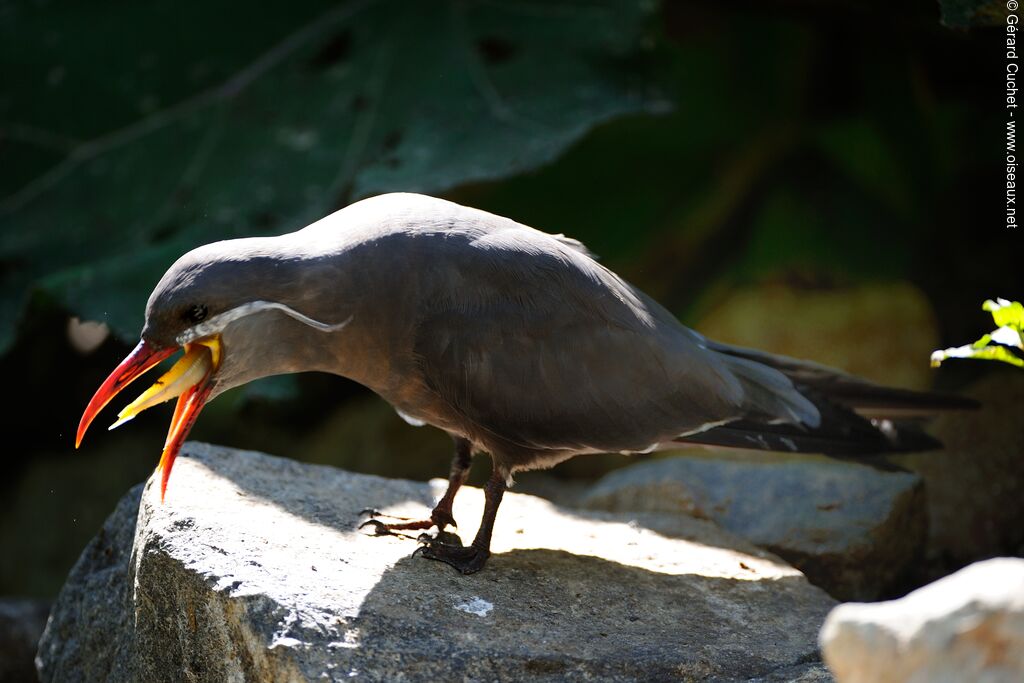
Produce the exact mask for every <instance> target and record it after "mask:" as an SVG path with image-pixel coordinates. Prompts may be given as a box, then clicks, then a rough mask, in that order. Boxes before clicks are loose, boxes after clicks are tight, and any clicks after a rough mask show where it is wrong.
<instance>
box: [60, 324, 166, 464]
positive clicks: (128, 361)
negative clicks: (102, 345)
mask: <svg viewBox="0 0 1024 683" xmlns="http://www.w3.org/2000/svg"><path fill="white" fill-rule="evenodd" d="M175 351H177V349H175V348H173V347H172V348H163V347H159V346H156V345H155V344H152V343H150V342H148V341H146V340H145V339H143V340H142V341H140V342H139V345H138V346H136V347H135V348H134V349H133V350H132V352H131V353H129V354H128V357H127V358H125V359H124V360H123V361H121V364H120V365H118V366H117V367H116V368H114V371H113V372H112V373H110V376H109V377H107V379H106V380H105V381H104V382H103V384H101V385H100V388H99V389H97V390H96V393H95V394H93V397H92V400H91V401H89V405H87V406H86V407H85V412H84V413H82V420H81V421H80V422H79V423H78V434H76V435H75V448H78V447H79V446H80V445H82V437H84V436H85V430H87V429H89V425H90V424H92V421H93V419H94V418H95V417H96V415H97V414H99V412H100V411H101V410H103V408H104V407H105V406H106V405H107V404H108V403H110V400H111V399H112V398H114V397H115V396H117V395H118V394H119V393H120V392H121V390H122V389H124V388H125V387H126V386H128V385H129V384H131V383H132V382H133V381H134V380H136V379H138V378H139V376H141V375H142V374H143V373H144V372H146V370H149V369H150V368H151V367H153V366H154V365H156V364H157V363H159V362H160V361H162V360H163V359H164V358H167V357H168V356H170V355H172V354H173V353H174V352H175Z"/></svg>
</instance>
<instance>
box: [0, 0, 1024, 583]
mask: <svg viewBox="0 0 1024 683" xmlns="http://www.w3.org/2000/svg"><path fill="white" fill-rule="evenodd" d="M894 4H897V5H899V6H898V7H893V5H894ZM977 5H979V4H978V3H950V4H948V5H947V6H946V7H945V9H946V11H947V15H946V23H943V22H942V9H943V8H941V7H940V6H939V4H937V3H936V2H933V1H922V2H907V3H886V2H869V1H866V2H838V1H837V2H799V1H793V2H784V1H781V2H733V3H719V2H710V1H708V2H665V3H663V4H662V5H657V4H656V3H653V2H642V3H635V2H625V1H622V2H575V1H573V2H561V1H560V2H556V3H542V2H481V3H475V2H461V3H459V2H451V3H447V2H445V3H442V2H438V3H409V2H404V3H401V2H387V1H385V0H380V1H379V2H363V3H326V2H317V3H311V2H289V3H270V4H261V5H260V7H259V9H258V10H256V9H252V10H246V12H245V14H244V15H243V14H239V7H240V6H237V5H230V6H229V5H225V6H224V7H211V6H209V5H208V4H206V3H198V2H175V3H173V4H172V3H142V4H139V3H127V2H125V3H103V4H95V5H93V4H90V3H81V2H63V3H61V2H53V3H48V4H45V5H42V4H37V3H17V2H15V3H7V4H4V5H3V6H2V7H0V69H2V71H0V84H2V85H0V197H3V199H0V284H2V287H3V289H2V296H0V322H2V324H3V325H4V327H2V328H0V341H2V342H3V344H5V346H4V353H3V356H2V357H0V374H2V377H3V386H4V394H5V395H4V406H5V407H4V408H3V426H4V438H5V441H6V447H5V448H4V449H3V454H2V456H0V457H2V458H3V462H2V466H3V476H2V477H0V549H2V552H0V594H15V595H32V596H39V597H49V596H53V595H54V594H55V593H56V591H57V589H58V588H59V587H60V585H61V583H62V581H63V578H64V576H65V575H66V573H67V570H68V569H69V568H70V566H71V564H72V563H73V562H74V560H75V558H76V557H77V555H78V553H79V552H80V550H81V548H82V547H83V546H84V545H85V543H86V541H87V540H88V539H89V538H90V537H91V536H92V535H93V534H94V533H95V531H96V529H97V528H98V526H99V525H100V523H101V521H102V519H103V518H104V517H105V516H106V515H107V513H108V512H109V511H110V510H112V508H113V506H114V503H115V502H116V500H117V499H118V498H119V497H120V496H121V495H122V494H123V493H124V492H125V491H126V490H127V489H128V488H129V487H130V486H131V485H132V484H134V483H136V482H138V481H141V480H143V479H145V478H146V477H148V476H149V474H150V473H151V472H152V469H153V467H154V466H155V464H156V461H157V458H158V456H159V451H160V446H161V444H162V443H163V436H164V433H165V430H166V428H167V424H168V421H169V416H170V411H171V408H170V407H169V406H168V407H167V408H166V409H155V410H152V411H149V412H147V413H145V414H144V415H142V416H141V417H139V418H138V419H136V420H135V421H133V422H132V424H131V425H130V426H129V427H126V428H124V429H121V430H119V431H117V432H113V433H110V434H108V433H105V432H104V431H103V429H102V425H103V424H104V423H103V421H104V420H108V419H109V420H110V421H112V420H113V417H112V415H113V411H108V413H110V415H106V414H105V415H104V416H102V417H101V418H100V419H99V420H97V423H96V425H95V427H94V430H93V431H92V432H91V433H90V434H89V437H88V438H87V439H86V441H85V443H84V444H83V447H82V449H81V450H79V451H77V452H76V451H74V450H73V448H72V441H73V434H74V429H75V427H76V425H77V422H78V418H79V416H80V414H81V410H82V409H83V407H84V406H85V404H86V402H87V401H88V398H89V397H90V396H91V394H92V392H93V391H94V390H95V389H96V387H97V386H98V385H99V383H100V382H101V381H102V379H103V378H104V377H105V376H106V374H107V373H108V372H109V371H110V370H111V369H112V368H113V367H114V365H115V364H116V363H117V362H119V361H120V360H121V358H123V356H124V355H125V353H126V352H127V351H128V350H129V349H130V347H131V346H133V345H134V343H135V341H136V339H137V331H138V329H139V324H140V322H141V315H142V308H143V305H144V302H145V298H146V296H147V295H148V292H149V291H150V289H151V288H152V286H153V284H155V282H156V280H157V279H158V278H159V276H160V274H161V273H162V272H163V270H164V269H165V268H166V267H167V266H168V265H169V264H170V263H171V262H172V261H173V260H174V258H176V257H177V256H178V255H180V254H181V253H183V252H184V251H186V250H187V249H188V248H191V247H192V246H195V245H197V244H201V243H205V242H210V241H214V240H216V239H222V238H226V237H233V236H240V235H249V234H272V233H280V232H286V231H290V230H293V229H297V228H299V227H302V226H303V225H305V224H306V223H309V222H311V221H312V220H315V219H316V218H318V217H320V216H322V215H325V214H327V213H329V212H330V211H332V210H334V209H337V208H339V207H341V206H344V205H346V204H347V203H349V202H351V201H353V200H356V199H358V198H361V197H364V196H368V195H371V194H376V193H379V192H383V191H388V190H417V191H426V192H430V193H433V194H438V195H441V196H445V197H448V198H451V199H454V200H456V201H459V202H462V203H466V204H470V205H473V206H476V207H479V208H483V209H487V210H490V211H493V212H496V213H500V214H503V215H506V216H509V217H512V218H515V219H517V220H519V221H521V222H524V223H527V224H529V225H532V226H534V227H537V228H539V229H542V230H547V231H551V232H564V233H565V234H567V235H570V236H573V237H576V238H578V239H580V240H582V241H583V242H585V243H586V244H587V245H588V246H589V247H590V248H591V249H592V250H593V251H595V252H596V253H597V254H599V255H600V256H601V257H602V260H603V262H604V263H605V264H606V265H608V266H609V267H611V268H612V269H613V270H616V271H617V272H619V273H620V274H622V275H623V276H624V277H626V278H627V279H629V280H630V281H632V282H634V283H635V284H637V285H639V286H640V287H641V288H643V289H645V290H646V291H648V292H649V293H650V294H652V295H653V296H655V298H657V299H659V300H660V301H661V302H662V303H663V304H665V305H666V306H667V307H668V308H669V309H671V310H673V311H675V312H676V313H677V314H678V315H679V317H680V319H681V320H683V321H684V322H685V323H687V324H689V325H693V326H696V327H697V328H698V329H700V330H701V331H703V332H705V333H706V334H708V335H709V336H712V337H717V338H721V339H723V340H726V341H733V342H738V343H743V344H748V345H752V346H759V347H762V348H768V349H770V350H773V351H778V352H784V353H789V354H792V355H799V356H803V357H808V358H813V359H815V360H819V361H822V362H826V363H830V364H833V365H837V366H840V367H844V368H845V369H847V370H850V371H853V372H857V373H860V374H864V375H866V376H868V377H871V378H873V379H876V380H879V381H884V382H887V383H890V384H898V385H901V386H909V387H914V388H922V389H923V388H929V387H934V386H937V387H940V388H943V389H946V390H953V391H956V390H959V389H961V388H963V387H965V386H967V385H969V384H970V383H971V382H974V381H976V379H977V378H978V377H980V376H982V375H983V374H985V373H990V372H1002V371H1003V370H1001V369H993V368H989V367H987V366H986V365H985V364H984V363H977V362H974V363H971V362H963V363H960V364H959V365H958V364H956V363H954V364H951V365H949V366H944V367H943V368H942V369H941V370H939V371H935V370H931V369H929V367H928V356H929V353H930V351H931V350H932V349H934V348H942V347H946V346H953V345H959V344H964V343H968V342H970V341H972V340H974V339H976V338H977V337H978V336H980V335H981V334H982V333H984V332H987V331H989V330H990V329H991V328H992V324H991V319H990V317H989V316H988V315H987V314H985V313H983V312H982V311H981V310H980V304H981V302H982V301H983V300H984V299H986V298H992V297H996V296H1003V297H1007V298H1016V299H1020V298H1021V297H1022V296H1024V294H1022V287H1021V277H1020V271H1021V269H1020V258H1021V254H1022V253H1024V252H1022V250H1021V238H1020V236H1019V232H1015V231H1007V229H1006V228H1005V226H1004V219H1003V202H1004V190H1003V183H1004V181H1005V179H1004V178H1003V177H1002V173H1003V157H1004V143H1005V110H1004V109H1003V103H1004V78H1003V76H1004V68H1005V67H1004V60H1003V47H1002V46H1003V40H1004V36H1003V33H1002V31H1001V29H999V28H986V27H985V26H984V24H986V23H995V24H996V25H999V24H1000V23H1001V22H1002V17H1001V16H1000V15H999V14H998V12H995V13H993V12H992V11H991V8H992V7H995V8H998V7H999V5H998V4H995V5H992V4H991V3H989V4H985V3H981V11H979V12H977V13H975V14H972V13H971V12H972V11H973V9H974V8H975V6H977ZM950 24H954V25H956V26H950ZM395 277H401V274H400V273H396V274H395ZM73 315H79V316H81V317H82V318H84V319H87V320H100V321H105V322H108V323H109V324H110V326H111V327H112V329H113V334H111V335H110V336H109V337H107V338H106V339H105V341H103V343H102V344H101V345H100V346H99V347H98V348H96V349H94V350H91V351H88V352H85V351H82V350H76V348H75V347H74V345H73V344H72V343H71V341H70V337H69V317H70V316H73ZM142 388H143V387H141V386H140V387H139V389H140V390H141V389H142ZM126 398H131V397H126ZM192 436H193V438H195V439H198V440H208V441H214V442H217V443H223V444H227V445H231V446H237V447H241V448H254V449H259V450H262V451H266V452H270V453H274V454H278V455H286V456H289V457H292V458H296V459H299V460H304V461H308V462H318V463H329V464H332V465H337V466H340V467H345V468H348V469H352V470H355V471H360V472H372V473H377V474H383V475H388V476H401V477H410V478H416V479H426V478H430V477H434V476H444V475H445V474H446V473H447V463H448V459H449V448H450V444H449V442H448V439H447V437H445V436H444V435H443V434H441V433H440V432H437V431H436V430H432V429H430V428H425V429H415V428H413V427H410V426H408V425H406V424H405V423H404V422H402V421H401V420H400V419H399V418H398V417H397V416H395V415H394V413H393V412H392V411H391V410H390V409H389V408H388V407H387V406H386V405H385V404H384V403H383V402H382V401H381V400H380V399H378V398H376V397H375V396H373V395H372V394H370V393H369V392H368V391H366V390H365V389H363V388H361V387H359V386H357V385H354V384H353V383H350V382H347V381H345V380H342V379H340V378H335V377H328V376H314V375H308V376H306V375H304V376H300V377H298V378H297V380H295V381H290V382H289V381H285V382H264V383H260V384H259V385H258V386H254V387H251V388H246V389H243V390H236V391H234V392H231V393H229V394H228V395H225V396H223V397H222V398H219V399H218V400H217V401H216V402H214V403H213V404H211V405H210V406H208V407H207V408H206V409H205V410H204V412H203V415H202V417H201V418H200V420H199V422H198V425H197V426H196V427H195V429H194V431H193V434H192ZM625 462H626V459H625V458H622V457H619V456H595V457H589V458H577V459H576V460H574V461H572V462H570V463H566V464H565V465H563V466H560V467H559V468H557V469H556V470H554V471H553V473H552V475H551V476H553V477H556V478H558V479H561V480H587V479H592V478H594V477H597V476H599V475H600V474H601V473H603V472H605V471H607V470H608V469H610V468H613V467H617V466H621V465H622V464H624V463H625ZM482 467H483V469H486V467H487V463H482ZM481 474H482V472H481V471H480V470H479V469H478V470H476V471H475V473H474V478H475V479H477V480H478V479H479V478H480V476H481ZM172 485H173V482H172ZM976 495H978V496H985V495H986V493H985V491H978V492H977V493H976Z"/></svg>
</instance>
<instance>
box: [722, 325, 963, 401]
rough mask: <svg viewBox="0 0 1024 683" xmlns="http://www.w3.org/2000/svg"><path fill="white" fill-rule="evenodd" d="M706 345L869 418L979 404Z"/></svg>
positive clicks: (750, 351)
mask: <svg viewBox="0 0 1024 683" xmlns="http://www.w3.org/2000/svg"><path fill="white" fill-rule="evenodd" d="M709 346H710V347H711V348H713V349H714V350H715V351H718V352H719V353H724V354H726V355H730V356H736V357H738V358H746V359H748V360H753V361H757V362H758V363H763V364H764V365H767V366H769V367H772V368H775V369H776V370H778V371H779V372H781V373H782V374H784V375H786V376H787V377H789V379H790V380H791V381H792V382H793V384H794V385H795V386H796V387H797V389H799V390H800V392H801V393H803V394H805V395H807V394H808V393H809V392H813V393H814V394H817V395H819V396H822V397H824V398H825V399H826V400H828V401H829V402H830V403H836V404H839V405H843V406H846V407H847V408H851V409H852V410H855V411H856V412H857V413H859V414H860V415H863V416H865V417H869V418H890V419H905V418H909V417H925V416H928V415H932V414H934V413H937V412H942V411H946V410H972V409H975V408H978V402H977V401H975V400H973V399H970V398H965V397H963V396H954V395H951V394H941V393H937V392H924V391H912V390H910V389H895V388H893V387H884V386H881V385H879V384H875V383H874V382H869V381H867V380H865V379H861V378H859V377H854V376H853V375H848V374H846V373H845V372H842V371H841V370H836V369H835V368H830V367H828V366H825V365H820V364H818V363H812V362H810V361H805V360H798V359H796V358H790V357H788V356H776V355H774V354H771V353H765V352H764V351H756V350H754V349H745V348H741V347H738V346H729V345H727V344H720V343H718V342H709ZM812 400H813V399H812Z"/></svg>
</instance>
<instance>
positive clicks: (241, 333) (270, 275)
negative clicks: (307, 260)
mask: <svg viewBox="0 0 1024 683" xmlns="http://www.w3.org/2000/svg"><path fill="white" fill-rule="evenodd" d="M289 263H290V260H289V259H288V258H287V256H283V255H282V254H281V253H280V249H272V248H270V247H269V245H268V244H267V239H259V238H252V239H244V240H231V241H228V242H217V243H214V244H210V245H206V246H204V247H199V248H198V249H195V250H193V251H191V252H189V253H187V254H185V255H184V256H182V257H181V258H180V259H178V261H177V262H175V263H174V265H172V266H171V267H170V269H168V271H167V272H166V273H165V274H164V276H163V277H162V278H161V279H160V282H159V283H158V284H157V286H156V288H155V289H154V290H153V293H152V294H151V295H150V297H149V302H148V304H147V306H146V320H145V325H144V327H143V330H142V335H141V340H140V341H139V343H138V345H137V346H136V347H135V348H134V349H133V350H132V351H131V353H129V354H128V356H127V357H126V358H125V359H124V360H123V361H121V363H120V364H119V365H118V366H117V367H116V368H115V369H114V371H113V372H111V373H110V375H109V376H108V377H107V379H106V380H105V381H104V382H103V384H102V385H100V388H99V389H98V390H97V391H96V393H95V394H94V395H93V397H92V400H90V401H89V404H88V406H87V407H86V409H85V412H84V413H83V415H82V419H81V421H80V423H79V425H78V432H77V435H76V439H75V447H76V448H78V446H79V445H80V444H81V442H82V438H83V436H84V435H85V432H86V430H87V429H88V428H89V425H90V424H91V423H92V421H93V419H94V418H95V417H96V415H97V414H98V413H99V412H100V411H101V410H102V409H103V408H104V407H105V406H106V405H107V404H108V403H109V402H110V401H111V400H112V399H113V398H114V397H115V396H116V395H117V394H119V393H120V392H121V391H122V390H124V388H125V387H127V386H128V384H130V383H131V382H133V381H134V380H136V379H137V378H139V377H140V376H141V375H143V374H144V373H145V372H146V371H147V370H149V369H151V368H153V367H154V366H156V365H157V364H158V363H160V362H161V361H162V360H164V359H166V358H169V357H170V356H172V355H174V354H175V353H176V352H178V351H179V350H183V351H184V354H183V355H182V356H181V357H180V358H179V359H178V361H177V362H176V363H175V364H174V365H173V366H172V367H171V369H170V370H168V371H167V372H166V373H164V374H163V375H162V376H161V377H160V378H159V379H158V380H157V381H156V382H155V383H154V384H153V386H151V387H150V388H149V389H147V390H146V391H144V392H143V393H142V394H141V395H140V396H139V397H138V398H136V399H135V400H134V401H132V402H131V403H129V404H128V405H127V406H126V407H125V408H124V409H123V410H122V411H121V412H120V413H119V414H118V420H117V421H116V422H115V423H114V424H113V425H111V427H110V429H113V428H115V427H118V426H120V425H122V424H124V423H125V422H127V421H129V420H131V419H132V418H133V417H135V416H136V415H138V414H139V413H141V412H142V411H144V410H146V409H148V408H151V407H153V406H155V405H158V404H160V403H163V402H165V401H169V400H171V399H177V405H176V407H175V410H174V415H173V417H172V418H171V425H170V429H169V430H168V432H167V439H166V441H165V442H164V448H163V453H162V455H161V457H160V464H159V465H158V470H159V471H160V473H161V479H160V496H161V500H162V499H163V496H164V494H165V492H166V489H167V481H168V478H169V477H170V473H171V468H172V466H173V464H174V459H175V457H176V456H177V455H178V452H179V451H180V450H181V446H182V444H183V443H184V441H185V438H186V436H187V435H188V432H189V430H190V429H191V428H192V425H193V424H194V423H195V421H196V418H197V417H198V415H199V412H200V410H202V408H203V405H205V404H206V403H207V402H208V401H209V400H210V399H211V398H212V397H213V396H214V395H216V394H218V393H220V392H221V391H224V390H225V389H229V388H231V387H233V386H238V385H241V384H244V383H245V382H248V381H250V380H252V379H255V378H257V377H262V376H266V375H272V374H278V373H280V372H289V371H295V370H298V369H301V368H298V367H287V364H286V365H284V366H282V365H281V363H280V362H279V361H280V359H281V358H286V357H287V354H281V353H276V354H275V348H277V347H280V346H281V345H282V343H284V342H282V341H281V339H280V335H275V334H274V331H275V329H273V328H274V326H275V325H277V326H280V325H281V321H282V320H286V321H289V322H291V323H292V324H294V322H295V321H298V322H300V323H303V326H302V327H303V328H306V327H311V328H314V329H317V330H320V331H334V330H337V329H340V328H341V327H343V326H344V325H345V324H346V323H347V322H348V321H347V320H345V321H343V322H342V323H340V324H335V325H330V324H325V323H322V322H319V321H317V320H314V319H312V318H309V317H307V316H306V315H304V314H302V313H301V312H300V311H298V310H296V309H295V308H293V307H292V306H291V305H290V303H294V301H293V300H294V298H295V297H294V296H290V293H293V292H294V291H295V290H300V291H301V289H302V288H301V282H298V281H297V279H296V278H295V277H293V276H292V275H291V273H293V272H294V269H292V268H290V267H289Z"/></svg>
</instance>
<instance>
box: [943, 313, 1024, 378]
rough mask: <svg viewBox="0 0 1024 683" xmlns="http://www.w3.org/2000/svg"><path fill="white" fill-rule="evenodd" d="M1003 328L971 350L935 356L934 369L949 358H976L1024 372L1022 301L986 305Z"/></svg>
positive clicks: (948, 351)
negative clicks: (1011, 366)
mask: <svg viewBox="0 0 1024 683" xmlns="http://www.w3.org/2000/svg"><path fill="white" fill-rule="evenodd" d="M982 309H983V310H986V311H989V312H990V313H991V314H992V318H993V319H994V320H995V321H996V325H999V329H997V330H994V331H993V332H991V333H989V334H986V335H982V337H981V338H980V339H979V340H978V341H976V342H974V343H973V344H970V345H968V346H958V347H955V348H950V349H946V350H944V351H935V352H933V353H932V367H938V366H939V365H941V364H942V362H943V361H944V360H946V359H948V358H975V359H979V360H998V361H1002V362H1003V363H1009V364H1010V365H1016V366H1017V367H1022V368H1024V353H1021V352H1024V338H1022V337H1024V306H1022V305H1021V304H1020V302H1019V301H1007V300H1006V299H996V300H995V301H993V300H991V299H989V300H988V301H986V302H985V303H984V304H983V305H982Z"/></svg>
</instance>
